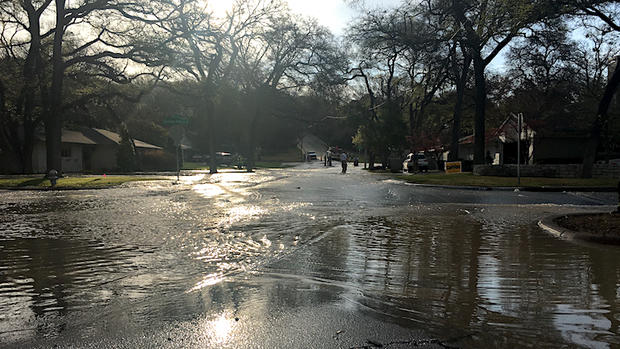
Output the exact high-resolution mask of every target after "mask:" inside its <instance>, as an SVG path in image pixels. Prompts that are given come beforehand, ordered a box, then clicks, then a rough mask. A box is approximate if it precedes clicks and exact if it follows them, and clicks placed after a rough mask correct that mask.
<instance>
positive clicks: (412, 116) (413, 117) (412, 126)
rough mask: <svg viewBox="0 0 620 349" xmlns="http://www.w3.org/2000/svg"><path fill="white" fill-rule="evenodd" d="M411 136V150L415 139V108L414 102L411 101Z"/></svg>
mask: <svg viewBox="0 0 620 349" xmlns="http://www.w3.org/2000/svg"><path fill="white" fill-rule="evenodd" d="M409 136H410V137H411V140H410V142H409V145H410V146H411V149H410V150H411V151H413V148H414V141H415V112H414V110H413V103H409Z"/></svg>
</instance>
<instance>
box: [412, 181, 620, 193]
mask: <svg viewBox="0 0 620 349" xmlns="http://www.w3.org/2000/svg"><path fill="white" fill-rule="evenodd" d="M404 182H405V183H408V184H410V185H413V186H417V187H427V188H443V189H463V190H481V191H488V190H498V191H515V190H516V191H527V192H616V191H618V189H617V188H615V187H483V186H465V185H442V184H423V183H411V182H407V181H404Z"/></svg>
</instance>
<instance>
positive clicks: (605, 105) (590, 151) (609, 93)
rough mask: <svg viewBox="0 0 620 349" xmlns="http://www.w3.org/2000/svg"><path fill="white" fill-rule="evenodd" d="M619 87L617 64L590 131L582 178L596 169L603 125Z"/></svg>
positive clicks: (619, 67)
mask: <svg viewBox="0 0 620 349" xmlns="http://www.w3.org/2000/svg"><path fill="white" fill-rule="evenodd" d="M619 63H620V62H619ZM618 85H620V64H616V69H615V70H614V73H613V75H612V76H611V79H609V82H608V83H607V86H606V87H605V92H604V93H603V98H601V102H600V103H599V105H598V111H597V113H596V119H595V120H594V123H593V124H592V129H591V131H590V139H589V140H588V142H587V143H586V148H585V150H584V154H583V166H582V168H581V177H582V178H591V177H592V168H593V167H594V161H595V160H596V149H597V148H598V145H599V143H600V141H601V131H602V129H603V125H604V124H605V123H606V122H607V119H608V115H607V111H608V110H609V105H610V104H611V101H612V99H613V97H614V94H615V93H616V90H617V89H618Z"/></svg>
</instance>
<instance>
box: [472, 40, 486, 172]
mask: <svg viewBox="0 0 620 349" xmlns="http://www.w3.org/2000/svg"><path fill="white" fill-rule="evenodd" d="M474 51H475V50H474ZM473 55H474V57H473V60H474V78H475V83H476V96H475V102H476V115H475V117H474V164H480V165H481V164H484V163H485V158H484V155H485V154H484V146H485V141H486V139H485V138H486V135H485V130H484V121H485V106H486V100H487V91H486V81H485V78H484V69H485V65H484V61H483V59H482V57H481V56H480V52H479V51H475V52H473Z"/></svg>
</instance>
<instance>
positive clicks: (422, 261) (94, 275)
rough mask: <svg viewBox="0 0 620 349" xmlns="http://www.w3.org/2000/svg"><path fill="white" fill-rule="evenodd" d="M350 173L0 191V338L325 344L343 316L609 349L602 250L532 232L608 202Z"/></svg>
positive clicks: (607, 278)
mask: <svg viewBox="0 0 620 349" xmlns="http://www.w3.org/2000/svg"><path fill="white" fill-rule="evenodd" d="M351 170H352V171H351V173H347V174H346V175H340V174H339V169H337V168H336V167H334V168H327V169H326V168H323V166H320V167H319V166H318V164H304V165H301V166H298V167H296V168H293V169H284V170H268V171H261V172H258V173H255V174H248V173H240V172H228V173H227V172H223V173H220V174H216V175H212V176H209V175H203V174H196V175H194V176H186V177H183V178H182V180H181V184H179V185H172V181H165V182H164V181H161V182H149V183H141V184H136V183H134V184H131V185H126V186H123V187H119V188H113V189H104V190H83V191H45V192H37V191H11V192H8V191H5V192H0V343H3V344H6V345H8V346H14V347H20V346H37V345H40V346H45V345H46V344H48V343H52V342H53V343H59V344H61V345H62V344H63V343H65V344H66V343H73V344H74V345H75V344H77V345H78V346H79V345H80V344H84V343H94V346H98V345H97V344H98V343H99V344H101V342H100V341H101V340H102V339H101V338H102V337H105V336H108V337H114V336H115V335H114V334H116V336H117V337H118V338H116V339H114V338H108V339H107V340H108V342H106V343H108V344H109V343H115V342H114V340H117V341H118V342H116V343H117V344H118V343H123V340H124V339H127V337H130V336H137V335H136V333H151V332H149V331H153V332H156V331H157V330H158V329H161V328H166V326H168V324H170V323H174V324H175V325H174V326H175V332H178V333H184V336H185V337H184V338H181V339H178V340H184V342H183V343H184V344H183V345H179V342H175V341H176V340H177V338H176V337H174V336H173V335H170V334H168V335H166V336H168V337H167V340H168V341H171V343H172V344H168V345H172V346H173V347H175V346H194V345H201V346H203V347H205V346H206V347H226V346H228V347H253V342H252V340H256V338H261V340H262V342H261V343H263V344H264V345H265V346H266V347H270V346H282V347H284V346H287V347H288V346H290V345H289V344H290V343H297V345H299V346H300V347H302V346H303V345H302V344H299V343H302V342H303V341H304V338H302V337H295V336H296V334H297V332H296V331H298V332H305V333H310V336H311V337H313V338H310V339H306V340H307V341H308V342H309V343H320V342H321V340H322V341H323V342H322V343H327V345H330V343H331V345H330V346H333V347H338V346H340V345H341V344H342V343H344V342H336V341H337V340H344V339H340V337H338V336H341V337H342V336H344V335H345V334H346V333H345V334H341V333H342V331H341V332H338V333H337V335H335V337H333V336H334V334H333V333H324V332H321V331H320V330H317V329H316V328H315V327H313V326H315V325H316V321H314V320H315V319H318V318H320V317H321V316H323V315H324V314H325V313H329V314H328V315H325V316H326V318H328V319H329V318H336V317H338V314H339V313H338V312H339V311H344V312H348V313H352V314H356V316H359V317H361V318H362V319H370V320H368V321H369V322H370V321H377V322H378V323H382V324H386V326H391V327H389V328H390V329H400V330H403V331H405V332H406V331H407V330H411V331H413V330H422V331H424V332H426V333H427V334H429V335H430V336H432V337H433V338H438V339H440V340H441V341H442V342H445V343H448V344H449V345H451V346H455V347H508V346H513V347H514V346H533V347H556V346H566V345H568V346H586V347H601V348H606V347H618V346H620V328H619V327H620V259H618V258H617V256H618V253H619V252H620V249H618V248H617V247H609V246H598V245H580V244H575V243H570V242H566V241H561V240H557V239H556V238H554V237H551V236H549V235H547V234H546V233H544V232H543V231H542V230H540V229H539V228H538V227H537V225H536V222H537V221H538V220H539V219H541V218H543V217H545V216H548V215H553V214H560V213H571V212H580V211H593V210H605V209H607V210H609V209H611V207H612V206H611V205H613V204H614V199H615V198H614V197H613V195H607V194H592V193H590V194H578V195H577V194H571V193H528V192H520V193H515V192H508V191H466V190H457V189H442V188H429V187H420V186H412V185H407V184H405V183H402V182H400V181H395V180H390V179H387V178H384V177H381V176H380V175H373V174H368V173H364V171H361V170H359V169H358V168H352V169H351ZM600 205H608V206H603V207H601V206H600ZM322 309H327V310H325V311H324V312H323V313H322ZM296 314H297V315H296ZM299 314H301V315H299ZM231 319H236V320H234V321H232V320H231ZM290 319H294V320H295V321H300V322H302V325H304V326H302V327H303V328H302V329H297V330H296V328H294V327H292V326H290V324H291V321H289V320H290ZM239 320H241V321H239ZM244 321H247V322H249V323H251V324H252V326H248V325H246V326H244V325H243V324H244ZM325 321H328V320H325ZM283 323H286V324H285V325H284V324H283ZM305 325H307V326H305ZM278 326H280V327H282V332H285V333H286V332H287V331H289V332H292V333H293V334H292V335H291V336H292V337H294V339H293V340H292V341H289V342H284V341H282V340H283V339H282V337H281V336H282V332H278V331H272V329H273V328H277V327H278ZM343 326H344V325H343ZM199 328H200V329H201V330H198V329H199ZM205 328H206V329H208V330H205ZM313 328H314V330H313ZM400 330H399V331H400ZM184 331H185V332H184ZM394 331H396V330H394ZM334 332H336V330H334ZM111 333H112V335H111ZM147 336H148V335H147ZM261 336H262V337H261ZM395 336H396V335H395ZM284 337H286V334H285V335H284ZM319 337H325V338H319ZM76 338H77V339H76ZM106 338H107V337H106ZM334 338H335V339H334ZM358 339H359V340H358ZM278 340H281V341H282V342H278ZM348 340H350V341H352V342H351V343H358V345H360V346H361V345H363V344H364V343H365V342H364V341H365V340H366V338H349V339H348ZM356 340H358V341H357V342H356ZM136 343H142V344H143V345H146V344H145V343H144V342H139V341H138V342H136ZM265 343H266V344H265ZM270 343H271V344H272V345H269V344H270ZM284 343H288V344H286V345H285V344H284ZM338 343H340V344H338ZM254 344H255V343H254ZM158 346H161V345H158ZM321 346H324V345H321ZM348 347H350V346H348Z"/></svg>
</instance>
